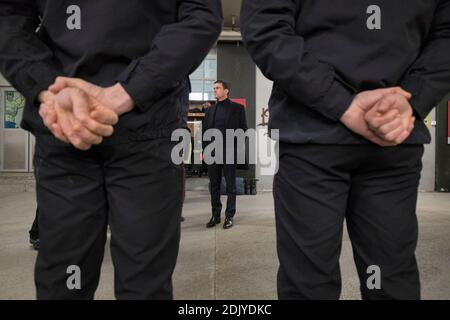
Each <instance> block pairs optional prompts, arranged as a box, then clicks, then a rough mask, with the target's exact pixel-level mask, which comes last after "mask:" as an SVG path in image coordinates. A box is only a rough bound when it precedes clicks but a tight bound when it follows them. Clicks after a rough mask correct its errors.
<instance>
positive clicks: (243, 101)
mask: <svg viewBox="0 0 450 320" xmlns="http://www.w3.org/2000/svg"><path fill="white" fill-rule="evenodd" d="M230 100H231V101H233V102H236V103H239V104H242V105H243V106H244V108H247V99H242V98H238V99H230Z"/></svg>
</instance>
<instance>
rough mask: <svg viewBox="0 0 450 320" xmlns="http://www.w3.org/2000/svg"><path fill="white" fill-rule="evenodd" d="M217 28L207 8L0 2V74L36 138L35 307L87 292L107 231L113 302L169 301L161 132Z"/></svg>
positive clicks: (174, 178)
mask: <svg viewBox="0 0 450 320" xmlns="http://www.w3.org/2000/svg"><path fill="white" fill-rule="evenodd" d="M221 28H222V10H221V3H220V1H219V0H152V1H140V0H130V1H121V0H97V1H84V0H78V1H77V0H75V1H66V0H14V1H10V0H1V1H0V34H1V37H0V72H1V73H2V74H3V75H4V76H5V78H6V79H7V80H8V81H9V82H10V83H11V84H12V85H13V86H14V87H15V88H16V89H17V90H19V91H20V92H21V93H22V94H23V95H24V96H25V98H26V100H27V105H26V108H25V111H24V116H23V121H22V127H23V128H24V129H26V130H28V131H30V132H32V133H33V134H34V135H35V136H36V155H35V160H34V168H35V176H36V182H37V185H36V191H37V202H38V205H39V231H40V250H39V254H38V257H37V262H36V268H35V282H36V287H37V297H38V298H39V299H92V298H93V297H94V293H95V290H96V288H97V285H98V281H99V278H100V269H101V265H102V260H103V255H104V247H105V242H106V234H107V233H106V231H107V226H108V225H109V227H110V230H111V255H112V261H113V264H114V269H115V272H114V283H115V295H116V297H117V298H118V299H171V298H173V293H172V291H173V290H172V282H171V277H172V273H173V270H174V268H175V264H176V260H177V255H178V247H179V240H180V217H181V209H182V201H183V188H184V170H183V166H182V165H175V164H174V163H173V162H172V161H171V150H172V147H173V146H174V142H171V134H172V132H173V131H174V130H175V129H179V128H185V127H186V123H185V117H184V114H185V113H186V112H187V110H186V106H187V105H186V103H184V102H185V101H186V99H187V95H188V94H189V89H188V88H189V87H188V82H189V80H188V76H189V74H190V73H191V72H192V71H194V70H195V69H196V68H197V67H198V66H199V65H200V63H201V62H202V61H203V59H204V57H205V56H206V55H207V53H208V52H209V50H210V48H211V47H212V46H213V44H214V43H215V41H216V40H217V38H218V36H219V34H220V31H221ZM73 270H78V271H79V272H78V273H79V274H73ZM70 276H78V277H79V279H80V285H76V281H75V285H74V286H72V285H70V286H69V285H68V283H66V282H68V280H70V279H69V277H70Z"/></svg>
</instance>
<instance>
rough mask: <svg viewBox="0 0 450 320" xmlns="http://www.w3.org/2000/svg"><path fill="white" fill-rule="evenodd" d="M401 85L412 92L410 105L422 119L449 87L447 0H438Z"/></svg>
mask: <svg viewBox="0 0 450 320" xmlns="http://www.w3.org/2000/svg"><path fill="white" fill-rule="evenodd" d="M401 87H403V88H404V89H405V90H407V91H409V92H411V93H412V94H413V98H412V99H411V101H410V102H411V105H412V107H413V109H414V111H415V112H416V114H417V115H418V116H419V117H420V119H422V120H423V119H425V118H426V116H427V115H428V114H429V113H430V111H431V110H432V109H433V108H434V107H435V106H436V104H437V103H439V102H440V99H442V97H444V96H445V94H447V93H448V92H449V90H450V0H440V1H439V5H438V7H437V8H436V11H435V15H434V19H433V24H432V28H431V30H430V33H429V35H428V38H427V42H426V43H425V44H424V47H423V49H422V51H421V54H420V55H419V57H418V58H417V59H416V61H415V62H414V63H413V65H412V66H411V67H410V68H409V70H408V72H407V74H406V76H405V77H404V79H403V81H402V83H401Z"/></svg>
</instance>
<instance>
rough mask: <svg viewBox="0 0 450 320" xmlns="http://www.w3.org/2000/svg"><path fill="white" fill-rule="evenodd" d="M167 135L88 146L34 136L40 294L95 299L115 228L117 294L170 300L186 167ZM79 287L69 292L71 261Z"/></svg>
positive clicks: (52, 296) (114, 262) (112, 250)
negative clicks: (58, 143) (84, 148)
mask: <svg viewBox="0 0 450 320" xmlns="http://www.w3.org/2000/svg"><path fill="white" fill-rule="evenodd" d="M172 147H173V143H172V142H170V139H169V138H160V139H152V140H147V141H134V142H129V143H124V144H118V145H110V146H106V145H104V146H95V147H93V148H92V149H91V150H89V151H86V152H83V151H79V150H76V149H75V148H73V147H72V146H66V147H62V146H53V145H48V144H46V143H44V142H42V141H40V139H39V137H38V138H37V144H36V155H35V176H36V180H37V188H36V189H37V200H38V204H39V228H40V231H41V232H40V251H39V254H38V257H37V262H36V268H35V281H36V286H37V297H38V299H92V298H93V297H94V293H95V290H96V288H97V285H98V282H99V277H100V269H101V265H102V260H103V255H104V247H105V242H106V235H107V225H108V224H109V226H110V230H111V256H112V261H113V265H114V271H115V272H114V280H115V295H116V298H118V299H171V298H173V295H172V283H171V276H172V273H173V270H174V268H175V264H176V260H177V255H178V247H179V239H180V217H181V210H182V201H183V183H184V169H183V166H178V165H175V164H173V163H172V161H171V157H170V155H171V150H172ZM73 265H75V266H78V267H79V268H80V271H81V289H80V290H77V289H75V290H69V289H68V288H67V285H66V281H67V279H68V277H69V276H70V274H68V273H67V268H68V267H69V266H73Z"/></svg>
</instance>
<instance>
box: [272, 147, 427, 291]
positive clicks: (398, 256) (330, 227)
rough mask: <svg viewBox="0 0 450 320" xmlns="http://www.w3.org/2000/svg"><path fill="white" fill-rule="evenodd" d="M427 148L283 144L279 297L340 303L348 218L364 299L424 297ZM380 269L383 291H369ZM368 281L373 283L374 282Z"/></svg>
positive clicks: (278, 194)
mask: <svg viewBox="0 0 450 320" xmlns="http://www.w3.org/2000/svg"><path fill="white" fill-rule="evenodd" d="M422 155H423V146H422V145H409V146H399V147H392V148H381V147H378V146H375V145H353V146H351V145H302V144H288V143H280V167H279V171H278V173H277V174H276V176H275V179H274V200H275V212H276V227H277V250H278V256H279V260H280V268H279V271H278V296H279V298H280V299H338V298H339V296H340V292H341V275H340V267H339V256H340V252H341V243H342V234H343V224H344V220H345V221H346V223H347V229H348V233H349V236H350V240H351V243H352V247H353V254H354V260H355V263H356V267H357V270H358V274H359V278H360V282H361V293H362V298H363V299H419V298H420V282H419V272H418V268H417V263H416V259H415V249H416V244H417V238H418V226H417V217H416V203H417V189H418V185H419V180H420V172H421V169H422V162H421V158H422ZM369 266H377V267H379V268H380V271H381V274H380V275H381V289H379V290H378V289H374V290H370V289H369V288H368V286H367V285H366V283H367V280H368V279H369V277H370V276H371V275H373V274H374V273H373V271H370V270H371V269H369V270H368V268H369ZM369 280H370V279H369Z"/></svg>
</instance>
